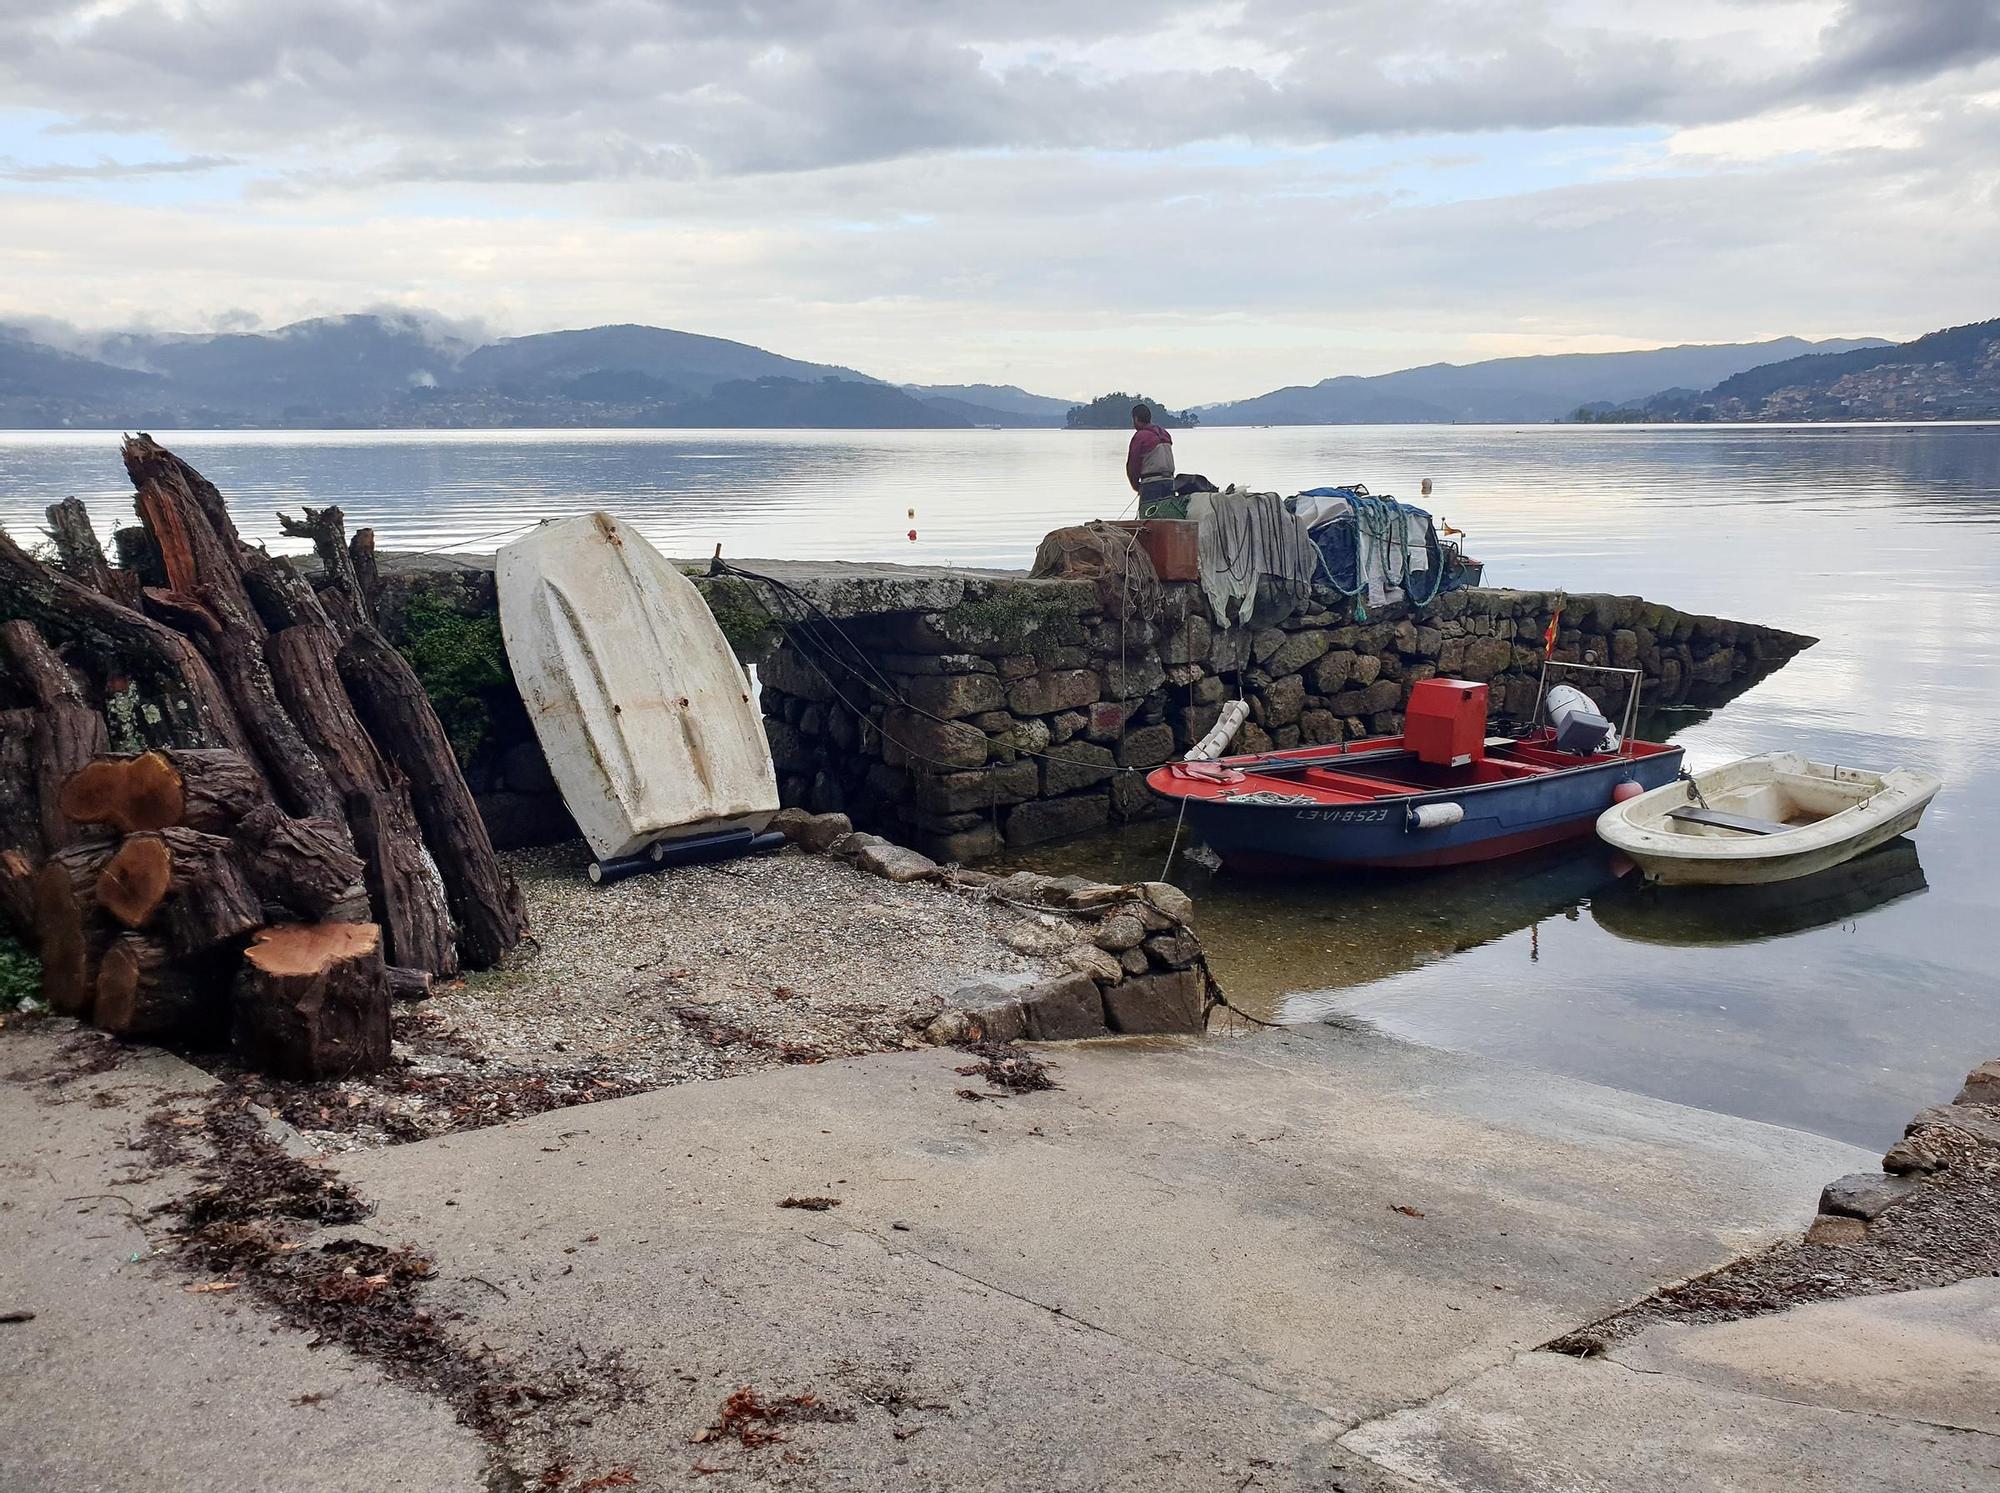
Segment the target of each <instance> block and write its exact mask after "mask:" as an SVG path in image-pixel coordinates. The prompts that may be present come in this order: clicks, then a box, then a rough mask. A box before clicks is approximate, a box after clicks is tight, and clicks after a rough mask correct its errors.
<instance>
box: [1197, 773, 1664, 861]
mask: <svg viewBox="0 0 2000 1493" xmlns="http://www.w3.org/2000/svg"><path fill="white" fill-rule="evenodd" d="M1681 755H1682V754H1681V750H1680V748H1678V747H1671V748H1668V749H1666V750H1663V751H1657V752H1654V753H1653V754H1651V755H1648V756H1643V757H1623V756H1621V757H1615V758H1610V759H1607V760H1606V761H1604V762H1602V763H1590V764H1586V765H1583V766H1579V767H1575V768H1570V769H1566V770H1564V771H1562V772H1559V773H1550V774H1548V775H1547V776H1544V777H1539V778H1531V779H1527V780H1522V781H1513V782H1506V783H1491V784H1482V785H1479V786H1475V787H1467V788H1457V789H1447V790H1439V791H1436V792H1430V793H1417V794H1408V795H1398V796H1396V797H1393V798H1389V799H1385V800H1381V801H1378V802H1376V803H1373V804H1314V805H1305V804H1297V805H1293V804H1245V803H1241V802H1237V801H1234V800H1231V799H1204V798H1188V799H1186V800H1185V803H1186V805H1187V822H1188V825H1189V826H1190V827H1191V828H1192V829H1193V830H1194V831H1195V833H1197V834H1198V835H1200V836H1201V838H1202V840H1203V841H1204V842H1205V843H1206V844H1207V845H1208V847H1209V848H1210V849H1211V850H1213V851H1214V852H1215V853H1216V854H1217V855H1219V856H1221V857H1222V860H1223V862H1224V864H1225V865H1228V866H1230V867H1233V868H1235V869H1238V870H1250V871H1296V870H1302V869H1318V870H1334V869H1340V868H1343V867H1350V866H1352V867H1386V868H1392V869H1398V870H1403V869H1422V868H1424V867H1430V866H1456V865H1464V864H1467V863H1470V862H1474V861H1489V860H1499V859H1502V858H1503V857H1506V856H1510V855H1518V854H1520V853H1522V852H1523V851H1527V850H1533V849H1535V848H1537V847H1539V846H1543V845H1553V844H1557V843H1560V842H1561V841H1564V840H1573V839H1579V838H1581V837H1583V836H1585V835H1588V834H1590V833H1591V831H1592V829H1593V827H1594V826H1595V825H1596V823H1597V819H1598V816H1599V815H1601V814H1602V813H1603V812H1604V810H1605V809H1606V808H1607V807H1609V806H1610V804H1611V803H1612V802H1613V797H1614V794H1615V793H1616V792H1617V790H1618V788H1619V786H1620V785H1621V784H1624V783H1634V784H1637V785H1638V787H1639V788H1640V789H1642V790H1651V789H1654V788H1658V787H1662V786H1664V785H1665V784H1667V783H1671V782H1672V781H1673V780H1674V778H1675V776H1676V775H1677V774H1678V773H1679V771H1680V765H1681ZM1434 804H1435V805H1442V804H1456V805H1457V806H1458V807H1459V808H1460V809H1462V810H1463V811H1464V814H1463V817H1462V818H1461V819H1459V821H1458V822H1457V823H1455V824H1449V825H1444V826H1441V827H1439V828H1435V829H1421V828H1417V827H1415V825H1414V823H1413V819H1414V810H1416V809H1418V808H1421V807H1423V806H1425V805H1434Z"/></svg>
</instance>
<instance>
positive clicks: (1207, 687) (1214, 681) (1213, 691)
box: [1194, 674, 1229, 705]
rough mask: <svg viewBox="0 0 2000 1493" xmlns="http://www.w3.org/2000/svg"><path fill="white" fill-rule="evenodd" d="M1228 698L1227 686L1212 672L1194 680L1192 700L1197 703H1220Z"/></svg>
mask: <svg viewBox="0 0 2000 1493" xmlns="http://www.w3.org/2000/svg"><path fill="white" fill-rule="evenodd" d="M1228 698H1229V686H1228V685H1226V684H1224V683H1223V682H1222V681H1221V680H1220V679H1218V678H1217V677H1216V676H1215V675H1213V674H1206V675H1203V676H1202V677H1201V678H1200V679H1197V680H1196V681H1195V682H1194V702H1195V704H1197V705H1220V704H1221V703H1222V702H1223V701H1224V700H1226V699H1228Z"/></svg>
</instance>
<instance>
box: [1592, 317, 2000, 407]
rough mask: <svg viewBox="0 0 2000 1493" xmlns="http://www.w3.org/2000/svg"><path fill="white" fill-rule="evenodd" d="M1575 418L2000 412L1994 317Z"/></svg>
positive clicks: (1998, 327)
mask: <svg viewBox="0 0 2000 1493" xmlns="http://www.w3.org/2000/svg"><path fill="white" fill-rule="evenodd" d="M1573 418H1575V419H1577V420H1579V421H1583V422H1586V423H1605V424H1647V423H1670V422H1675V421H1683V420H1696V421H1701V420H1985V419H1995V418H2000V319H1995V320H1993V321H1983V322H1974V323H1972V324H1971V325H1968V326H1962V327H1947V328H1946V329H1945V330H1943V331H1941V332H1931V333H1929V334H1927V335H1925V336H1922V337H1919V338H1917V339H1915V340H1914V341H1911V342H1903V343H1882V344H1878V345H1874V346H1869V347H1863V348H1855V349H1851V350H1849V351H1846V352H1825V353H1814V354H1808V355H1807V356H1805V357H1799V358H1785V359H1781V360H1780V361H1778V362H1775V363H1767V364H1764V365H1763V366H1761V367H1757V368H1751V369H1748V370H1746V371H1744V372H1742V373H1737V374H1732V375H1731V376H1730V377H1728V378H1726V379H1723V380H1722V381H1721V382H1720V383H1718V384H1716V385H1715V387H1714V388H1712V389H1706V390H1696V389H1667V390H1664V391H1662V392H1661V393H1658V394H1653V395H1650V396H1649V397H1647V398H1645V399H1633V400H1627V401H1625V402H1623V403H1621V404H1615V405H1614V404H1609V403H1597V404H1586V405H1583V406H1582V407H1580V408H1579V409H1578V410H1577V411H1576V412H1575V415H1574V417H1573Z"/></svg>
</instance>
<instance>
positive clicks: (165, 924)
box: [97, 827, 264, 956]
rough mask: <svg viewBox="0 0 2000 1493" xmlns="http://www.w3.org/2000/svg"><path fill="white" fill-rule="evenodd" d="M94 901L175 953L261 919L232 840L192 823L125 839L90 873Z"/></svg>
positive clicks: (240, 931)
mask: <svg viewBox="0 0 2000 1493" xmlns="http://www.w3.org/2000/svg"><path fill="white" fill-rule="evenodd" d="M97 900H98V903H99V904H100V905H101V906H102V907H103V908H104V910H105V911H106V912H108V913H110V914H111V916H112V917H114V918H116V919H117V920H118V921H119V922H120V923H122V924H124V925H125V927H127V928H130V929H133V930H138V929H144V928H151V929H154V930H155V931H157V932H159V933H160V934H161V935H162V936H163V937H164V938H165V940H166V942H167V944H168V946H169V947H171V948H172V949H173V951H174V953H175V954H176V955H181V956H186V955H189V954H199V953H202V952H204V951H205V950H208V949H212V948H215V947H216V946H217V945H219V944H223V943H227V942H228V941H229V940H231V939H235V938H241V937H242V936H243V935H244V934H246V933H249V932H252V931H254V930H255V929H257V928H261V927H262V926H263V925H264V901H263V899H262V898H261V897H259V896H258V895H257V891H256V888H254V887H253V886H251V884H250V879H249V877H248V876H246V875H245V874H244V871H243V866H242V863H241V861H240V860H239V858H238V856H237V854H236V847H235V845H234V844H232V843H231V842H230V841H229V840H226V839H224V838H223V837H222V836H221V835H206V834H203V833H202V832H201V831H200V830H196V829H182V828H178V827H176V828H172V829H160V830H153V831H150V832H148V833H146V834H142V835H133V836H132V837H131V838H129V839H128V840H126V841H125V843H124V844H122V845H120V846H119V847H118V852H117V854H116V855H114V856H112V857H111V859H110V861H109V862H108V863H107V864H106V865H105V867H104V872H103V874H102V875H101V876H99V877H98V879H97Z"/></svg>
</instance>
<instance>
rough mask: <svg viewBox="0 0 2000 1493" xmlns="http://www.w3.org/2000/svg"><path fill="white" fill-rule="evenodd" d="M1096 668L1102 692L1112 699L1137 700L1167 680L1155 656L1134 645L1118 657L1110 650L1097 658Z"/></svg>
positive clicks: (1165, 672)
mask: <svg viewBox="0 0 2000 1493" xmlns="http://www.w3.org/2000/svg"><path fill="white" fill-rule="evenodd" d="M1098 670H1099V673H1100V674H1101V675H1102V677H1103V681H1104V693H1105V694H1107V695H1109V696H1111V698H1112V699H1114V700H1137V699H1139V698H1141V697H1142V696H1145V695H1150V694H1151V693H1152V692H1153V691H1154V690H1156V689H1158V688H1159V687H1160V686H1161V685H1163V684H1165V683H1166V682H1167V671H1166V668H1165V667H1164V666H1163V665H1162V664H1161V662H1160V660H1159V657H1158V656H1157V655H1156V654H1153V653H1149V652H1148V653H1142V652H1140V651H1138V649H1137V648H1135V649H1134V650H1133V651H1132V652H1131V653H1129V654H1127V655H1125V657H1123V658H1122V659H1121V658H1120V657H1119V656H1118V655H1117V654H1115V653H1114V654H1111V655H1109V656H1108V657H1105V658H1103V659H1101V660H1099V662H1098ZM1079 703H1081V702H1079Z"/></svg>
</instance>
